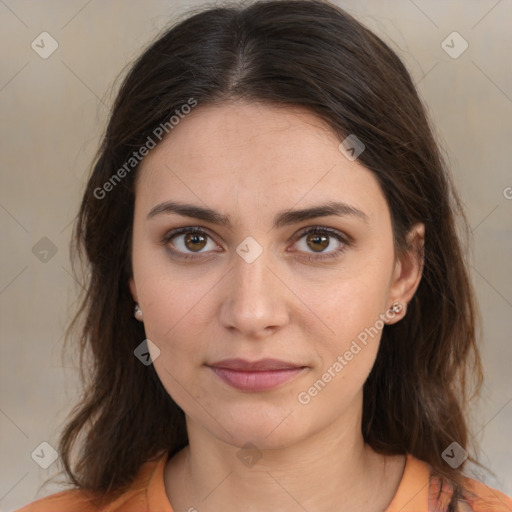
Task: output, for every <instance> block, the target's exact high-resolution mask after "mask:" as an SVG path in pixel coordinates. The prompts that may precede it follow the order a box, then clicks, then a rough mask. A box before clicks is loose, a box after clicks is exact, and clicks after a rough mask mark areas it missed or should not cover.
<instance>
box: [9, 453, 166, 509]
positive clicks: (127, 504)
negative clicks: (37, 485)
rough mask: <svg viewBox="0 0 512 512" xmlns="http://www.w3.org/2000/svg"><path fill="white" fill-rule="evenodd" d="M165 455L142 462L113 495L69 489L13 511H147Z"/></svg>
mask: <svg viewBox="0 0 512 512" xmlns="http://www.w3.org/2000/svg"><path fill="white" fill-rule="evenodd" d="M165 460H166V456H164V457H163V458H159V459H156V460H151V461H148V462H146V463H145V464H144V465H143V466H142V467H141V469H140V471H139V472H138V473H137V476H136V477H135V479H134V480H133V481H132V483H131V484H130V485H129V486H128V487H127V488H126V489H125V490H123V491H122V492H121V493H117V494H116V495H115V496H113V495H107V494H99V493H91V492H89V491H87V490H85V489H70V490H66V491H62V492H59V493H57V494H52V495H51V496H47V497H45V498H41V499H39V500H37V501H34V502H32V503H30V504H28V505H26V506H24V507H22V508H20V509H18V510H16V511H15V512H69V511H70V510H79V511H80V512H120V511H122V512H141V511H142V510H148V508H149V507H148V501H147V499H148V487H149V485H150V483H151V481H152V479H153V478H154V476H155V473H156V472H157V471H159V470H160V471H161V469H162V466H163V463H164V462H165Z"/></svg>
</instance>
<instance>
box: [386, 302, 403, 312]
mask: <svg viewBox="0 0 512 512" xmlns="http://www.w3.org/2000/svg"><path fill="white" fill-rule="evenodd" d="M402 309H403V306H402V304H400V302H394V303H393V305H392V306H391V307H390V308H389V311H391V312H392V313H394V314H395V315H396V314H397V313H400V312H401V311H402Z"/></svg>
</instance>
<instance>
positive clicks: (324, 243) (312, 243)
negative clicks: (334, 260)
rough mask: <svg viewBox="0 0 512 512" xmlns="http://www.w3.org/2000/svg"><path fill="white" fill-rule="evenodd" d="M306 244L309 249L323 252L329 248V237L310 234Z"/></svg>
mask: <svg viewBox="0 0 512 512" xmlns="http://www.w3.org/2000/svg"><path fill="white" fill-rule="evenodd" d="M306 243H307V244H308V247H310V248H311V249H313V251H315V252H321V251H323V250H324V249H326V248H327V247H329V237H328V236H325V235H318V234H316V233H310V234H309V235H308V236H307V237H306Z"/></svg>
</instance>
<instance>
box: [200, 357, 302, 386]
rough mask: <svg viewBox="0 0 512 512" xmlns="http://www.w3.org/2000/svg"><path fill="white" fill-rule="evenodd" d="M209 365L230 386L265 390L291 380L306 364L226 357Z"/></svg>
mask: <svg viewBox="0 0 512 512" xmlns="http://www.w3.org/2000/svg"><path fill="white" fill-rule="evenodd" d="M207 366H209V367H210V368H211V369H212V370H213V372H215V374H216V375H218V376H219V377H220V378H221V379H222V380H223V381H224V382H226V383H227V384H229V385H230V386H232V387H234V388H236V389H240V390H243V391H265V390H268V389H272V388H275V387H276V386H279V385H280V384H283V383H285V382H288V381H290V380H291V379H293V378H294V377H296V376H297V375H299V374H300V373H301V372H302V371H304V369H305V367H304V366H299V365H297V364H294V363H288V362H286V361H280V360H278V359H261V360H260V361H254V362H250V361H245V360H244V359H224V360H223V361H218V362H216V363H212V364H210V365H207Z"/></svg>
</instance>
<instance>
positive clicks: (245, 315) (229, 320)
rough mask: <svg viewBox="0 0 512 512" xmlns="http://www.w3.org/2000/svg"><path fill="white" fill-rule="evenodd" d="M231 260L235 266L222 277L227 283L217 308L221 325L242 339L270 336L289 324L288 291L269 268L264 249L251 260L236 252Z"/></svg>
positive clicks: (272, 269)
mask: <svg viewBox="0 0 512 512" xmlns="http://www.w3.org/2000/svg"><path fill="white" fill-rule="evenodd" d="M234 260H235V261H234V264H233V265H234V267H233V268H232V269H231V271H230V272H229V273H228V275H227V276H226V277H225V278H224V279H225V283H227V284H226V285H225V286H226V295H225V297H226V298H225V300H224V301H223V303H222V305H221V308H220V322H221V325H223V326H224V327H225V328H226V329H229V330H231V331H237V332H238V334H239V335H240V336H241V337H244V338H251V339H259V338H264V337H266V336H269V335H270V334H272V333H273V332H274V331H276V330H278V329H280V328H282V327H283V326H285V325H286V324H287V323H288V321H289V313H288V307H287V304H288V303H287V300H289V297H290V294H291V292H290V291H289V290H287V288H286V286H285V285H284V284H283V282H282V280H281V279H280V278H279V276H278V271H276V270H275V269H274V268H272V263H271V261H269V260H270V258H268V257H267V254H266V251H265V250H264V251H263V253H262V254H261V255H260V256H259V257H258V258H257V259H256V260H255V261H252V262H251V263H248V262H247V261H245V260H244V259H243V258H242V257H240V256H239V255H238V254H236V255H235V257H234Z"/></svg>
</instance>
